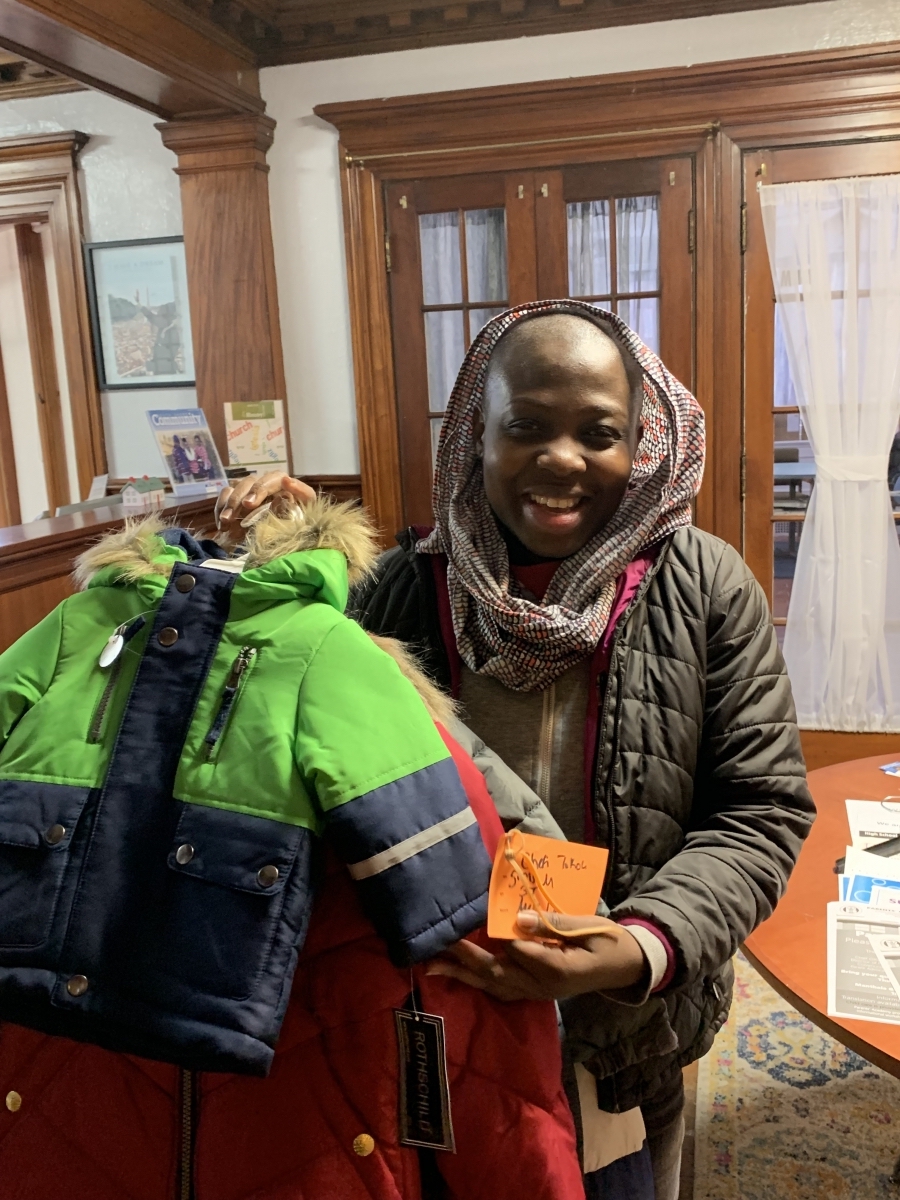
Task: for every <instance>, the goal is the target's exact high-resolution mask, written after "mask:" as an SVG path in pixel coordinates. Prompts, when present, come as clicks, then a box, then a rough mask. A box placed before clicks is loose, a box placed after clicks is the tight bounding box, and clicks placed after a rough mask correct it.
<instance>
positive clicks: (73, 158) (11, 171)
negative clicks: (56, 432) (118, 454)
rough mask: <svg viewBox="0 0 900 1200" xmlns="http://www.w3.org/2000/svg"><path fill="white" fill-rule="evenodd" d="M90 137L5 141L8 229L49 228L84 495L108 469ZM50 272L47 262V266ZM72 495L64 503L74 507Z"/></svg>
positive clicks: (1, 168)
mask: <svg viewBox="0 0 900 1200" xmlns="http://www.w3.org/2000/svg"><path fill="white" fill-rule="evenodd" d="M87 141H88V136H87V134H84V133H77V132H67V133H52V134H39V135H36V136H26V137H15V138H3V139H0V222H2V223H3V224H15V225H20V224H22V223H25V222H33V221H38V222H47V223H48V226H49V230H50V242H51V246H52V250H53V261H54V266H55V268H56V286H57V290H58V293H59V307H60V313H61V316H62V342H63V354H64V357H65V366H66V378H67V382H68V389H69V406H70V409H71V413H72V427H73V433H74V438H75V456H76V462H77V467H78V490H79V493H80V494H81V495H83V496H84V495H87V492H88V489H89V487H90V483H91V479H92V478H93V477H94V475H101V474H103V472H104V471H105V470H106V444H105V439H104V434H103V417H102V413H101V411H100V394H99V391H98V389H97V379H96V373H95V370H94V356H93V348H92V343H91V332H90V317H89V313H88V301H87V288H86V285H85V279H84V262H83V259H82V251H81V240H82V239H81V210H80V205H79V193H78V182H77V167H78V154H79V152H80V151H81V149H82V148H83V146H84V145H85V144H86V143H87ZM41 269H42V270H43V263H41ZM68 500H69V497H68V495H67V496H66V498H65V499H64V500H62V501H61V502H60V503H63V504H65V503H68Z"/></svg>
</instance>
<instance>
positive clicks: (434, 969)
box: [425, 964, 447, 975]
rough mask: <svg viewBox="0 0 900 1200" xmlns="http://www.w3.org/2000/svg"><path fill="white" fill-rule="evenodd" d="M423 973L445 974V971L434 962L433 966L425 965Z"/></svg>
mask: <svg viewBox="0 0 900 1200" xmlns="http://www.w3.org/2000/svg"><path fill="white" fill-rule="evenodd" d="M425 974H426V975H446V974H447V971H445V970H444V969H443V968H442V967H440V966H439V965H437V964H435V965H434V966H433V967H426V968H425Z"/></svg>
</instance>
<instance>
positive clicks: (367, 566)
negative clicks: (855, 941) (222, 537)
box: [74, 496, 379, 589]
mask: <svg viewBox="0 0 900 1200" xmlns="http://www.w3.org/2000/svg"><path fill="white" fill-rule="evenodd" d="M169 528H170V525H168V524H167V523H166V522H165V521H164V520H163V519H162V518H161V517H160V516H159V515H158V514H156V513H153V514H151V515H149V516H146V517H141V518H134V517H127V518H126V519H125V524H124V526H123V527H122V528H121V529H117V530H115V531H113V532H112V533H108V534H106V535H105V536H104V537H102V538H101V539H100V541H99V542H97V544H96V545H95V546H92V547H91V548H90V549H89V550H85V552H84V553H83V554H81V555H79V557H78V558H77V559H76V560H75V571H74V579H75V584H76V586H77V587H78V588H79V589H83V588H86V587H87V586H88V585H89V584H90V583H91V581H92V580H94V579H95V578H96V577H97V575H98V574H99V573H100V572H101V571H104V572H105V571H107V570H108V569H110V568H112V569H113V570H114V573H115V577H116V578H117V579H120V580H122V582H124V583H135V582H137V581H138V580H139V579H144V578H146V577H147V576H151V575H158V576H162V577H163V578H166V579H168V577H169V575H170V574H171V571H172V567H173V565H174V563H175V562H178V561H180V556H178V555H177V554H173V553H172V552H171V547H168V546H167V545H166V543H165V542H164V541H163V538H162V536H161V535H162V534H163V533H165V531H166V530H167V529H169ZM303 550H338V551H339V552H340V553H341V554H343V555H344V557H345V558H346V560H347V575H348V582H349V584H350V586H351V587H353V586H354V585H355V584H356V583H358V582H359V581H360V580H361V579H363V578H364V577H365V576H366V575H367V574H368V572H369V571H370V570H371V569H372V566H373V565H374V562H375V559H376V558H377V557H378V553H379V547H378V543H377V541H376V539H375V530H374V527H373V525H372V523H371V521H370V519H369V517H368V516H367V514H366V512H365V511H364V510H363V509H361V508H360V507H359V506H358V505H356V504H354V503H353V501H345V502H343V503H341V504H338V503H336V502H335V501H333V500H330V499H328V498H327V497H324V496H319V497H317V498H316V499H315V500H313V501H312V502H311V503H309V504H305V505H303V507H302V508H301V507H299V506H298V505H291V506H290V507H288V508H286V509H283V510H281V511H280V512H276V511H275V510H274V508H271V507H266V508H265V509H263V510H261V511H260V513H259V515H258V516H257V515H256V514H254V516H253V519H252V520H250V521H248V523H247V529H246V535H245V538H244V545H243V546H242V547H241V550H240V551H239V553H238V555H236V556H235V557H237V558H240V559H241V560H242V564H243V566H244V568H245V569H246V570H250V569H252V568H254V567H262V566H265V565H266V564H268V563H270V562H273V561H274V560H275V559H277V558H284V557H285V556H287V555H289V554H297V553H298V552H300V551H303Z"/></svg>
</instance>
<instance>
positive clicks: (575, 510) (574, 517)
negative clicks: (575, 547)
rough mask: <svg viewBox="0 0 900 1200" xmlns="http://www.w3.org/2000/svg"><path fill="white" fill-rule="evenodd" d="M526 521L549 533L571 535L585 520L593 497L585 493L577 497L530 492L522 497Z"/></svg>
mask: <svg viewBox="0 0 900 1200" xmlns="http://www.w3.org/2000/svg"><path fill="white" fill-rule="evenodd" d="M522 502H523V503H522V509H523V516H524V519H525V520H526V521H527V522H529V523H530V524H533V525H534V526H535V528H536V529H538V530H541V531H546V532H547V533H554V532H556V533H561V532H565V533H570V532H571V531H572V530H574V529H577V528H578V526H579V525H581V523H582V522H583V521H584V520H585V517H586V510H587V509H588V507H589V505H590V502H591V497H589V496H586V495H585V494H584V493H583V492H582V493H580V494H578V495H575V496H559V495H551V494H548V493H546V492H540V491H537V490H535V491H529V492H525V493H524V495H523V497H522Z"/></svg>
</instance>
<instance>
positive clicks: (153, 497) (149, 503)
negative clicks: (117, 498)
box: [121, 475, 166, 516]
mask: <svg viewBox="0 0 900 1200" xmlns="http://www.w3.org/2000/svg"><path fill="white" fill-rule="evenodd" d="M121 495H122V508H123V510H124V512H125V514H126V516H127V515H128V514H129V513H141V512H150V511H151V510H152V509H154V508H162V507H163V505H164V504H165V501H166V485H165V484H164V483H163V481H162V480H161V479H157V478H156V477H155V476H154V477H153V478H152V479H151V478H150V477H149V476H147V475H145V476H144V477H143V479H135V478H134V476H132V478H131V479H129V480H128V482H127V483H126V484H125V486H124V487H123V488H122V492H121Z"/></svg>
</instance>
